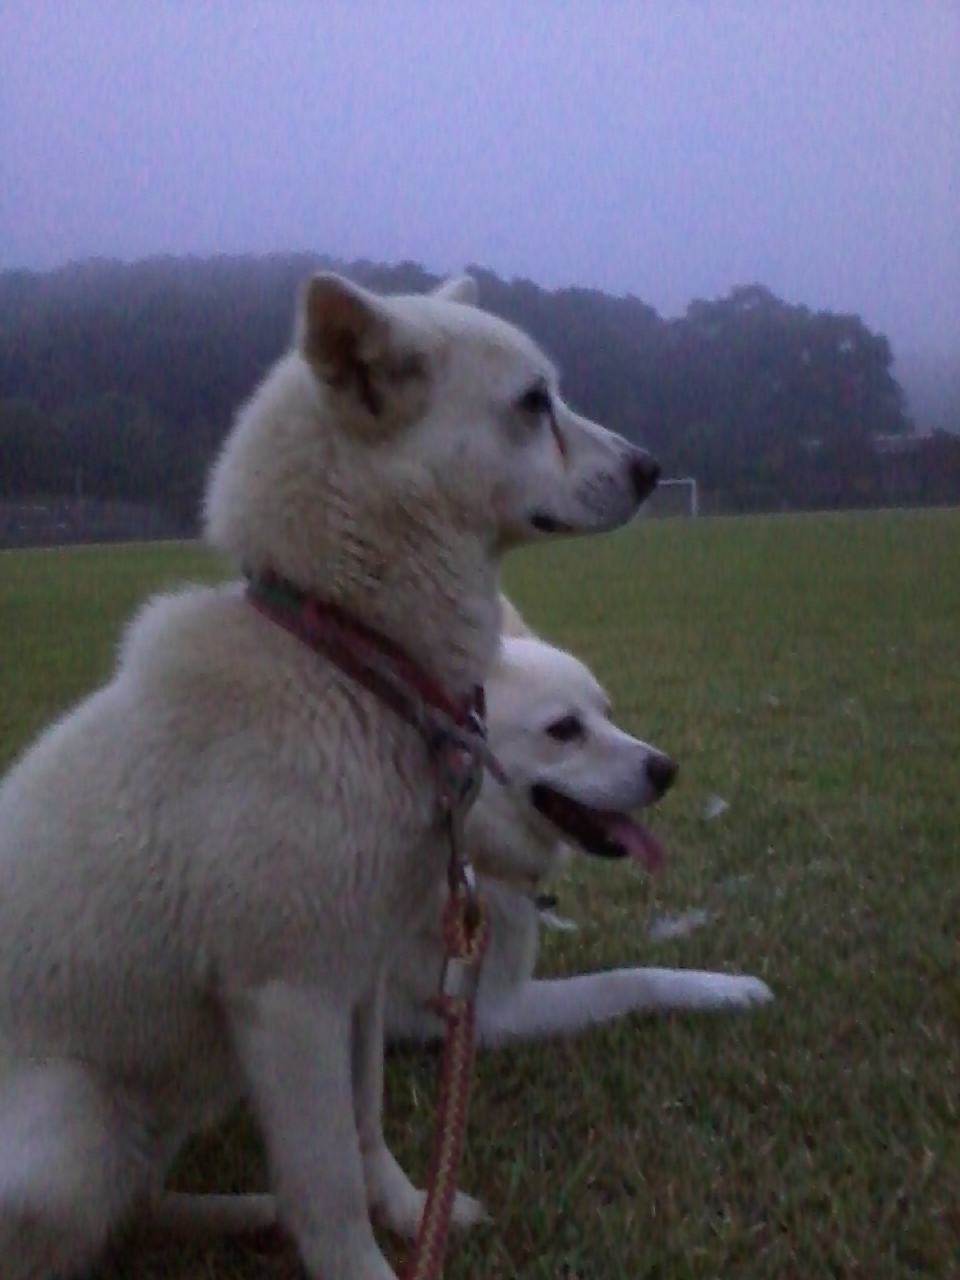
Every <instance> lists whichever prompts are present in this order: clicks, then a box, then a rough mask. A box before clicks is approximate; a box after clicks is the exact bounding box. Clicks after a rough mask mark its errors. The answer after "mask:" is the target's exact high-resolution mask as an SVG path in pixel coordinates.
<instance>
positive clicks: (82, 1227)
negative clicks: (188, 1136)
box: [0, 1062, 154, 1280]
mask: <svg viewBox="0 0 960 1280" xmlns="http://www.w3.org/2000/svg"><path fill="white" fill-rule="evenodd" d="M153 1175H154V1170H153V1166H152V1162H151V1155H150V1144H149V1141H148V1137H147V1133H146V1127H145V1126H144V1125H143V1124H142V1122H141V1120H140V1118H139V1117H138V1116H137V1115H136V1113H135V1111H134V1109H133V1108H132V1107H130V1106H128V1105H127V1104H126V1103H125V1101H124V1099H123V1098H122V1097H120V1096H115V1095H113V1094H112V1093H111V1092H110V1091H108V1090H107V1089H106V1088H105V1087H104V1086H103V1085H101V1083H100V1082H99V1081H98V1079H97V1078H96V1076H95V1075H94V1073H93V1072H92V1071H89V1070H87V1069H86V1068H84V1067H82V1066H79V1065H75V1064H72V1063H65V1062H63V1063H57V1062H54V1063H48V1064H43V1065H28V1066H17V1067H13V1068H12V1069H11V1070H10V1071H9V1072H7V1073H5V1074H4V1075H2V1076H0V1276H3V1280H54V1278H56V1280H61V1277H71V1276H75V1275H77V1274H79V1273H80V1272H81V1271H82V1270H83V1269H84V1268H86V1267H88V1266H89V1265H90V1264H91V1263H92V1262H93V1261H94V1259H95V1258H96V1257H97V1255H98V1254H99V1253H100V1251H101V1250H102V1248H103V1247H104V1245H105V1244H106V1241H107V1237H108V1236H109V1234H110V1232H111V1230H112V1229H113V1228H114V1227H115V1226H116V1225H117V1224H118V1223H119V1222H120V1220H121V1219H122V1218H123V1217H124V1216H125V1215H126V1214H127V1213H128V1211H129V1210H130V1209H131V1208H132V1206H133V1204H134V1202H135V1201H136V1199H137V1198H138V1197H139V1196H140V1195H142V1194H143V1193H145V1192H146V1191H147V1190H148V1189H149V1186H150V1182H151V1179H152V1177H153Z"/></svg>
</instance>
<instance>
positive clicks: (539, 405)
mask: <svg viewBox="0 0 960 1280" xmlns="http://www.w3.org/2000/svg"><path fill="white" fill-rule="evenodd" d="M517 408H518V409H519V410H520V412H521V413H529V414H532V415H535V416H536V417H540V416H541V415H543V414H546V413H550V412H551V411H552V409H553V401H552V400H551V399H550V392H549V391H548V390H547V388H546V387H545V386H544V385H543V383H542V382H537V383H535V384H534V385H533V386H532V387H528V388H527V390H526V391H524V393H523V395H522V396H520V397H519V399H518V400H517Z"/></svg>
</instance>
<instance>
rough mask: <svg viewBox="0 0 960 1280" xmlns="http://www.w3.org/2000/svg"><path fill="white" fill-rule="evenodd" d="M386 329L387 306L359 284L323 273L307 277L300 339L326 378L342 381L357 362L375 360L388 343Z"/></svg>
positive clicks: (301, 346) (387, 323)
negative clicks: (308, 278)
mask: <svg viewBox="0 0 960 1280" xmlns="http://www.w3.org/2000/svg"><path fill="white" fill-rule="evenodd" d="M389 329H390V317H389V315H388V313H387V308H386V307H385V306H384V304H383V302H382V301H381V300H380V299H379V298H378V297H377V296H376V295H375V294H372V293H369V292H368V291H367V290H366V289H362V288H361V287H360V285H357V284H353V283H352V281H350V280H345V279H344V278H343V277H342V276H338V275H334V274H332V273H327V272H324V273H322V274H320V275H315V276H313V277H312V278H311V279H310V280H309V281H308V282H307V286H306V288H305V289H304V291H303V298H302V301H301V307H300V326H299V334H298V341H299V346H300V350H301V351H302V352H303V354H304V356H305V357H306V358H307V360H308V361H309V362H310V364H311V365H313V367H314V369H315V370H316V371H317V373H318V374H319V375H320V376H321V377H322V378H323V379H324V380H325V381H327V382H331V383H333V384H334V385H335V386H337V385H341V384H342V383H344V382H346V381H348V380H349V379H350V377H351V375H352V374H353V372H354V370H355V368H356V366H357V365H358V364H361V365H369V364H371V363H373V362H374V361H375V360H376V359H377V358H378V356H380V355H382V354H383V352H384V351H385V350H386V348H387V345H388V335H389Z"/></svg>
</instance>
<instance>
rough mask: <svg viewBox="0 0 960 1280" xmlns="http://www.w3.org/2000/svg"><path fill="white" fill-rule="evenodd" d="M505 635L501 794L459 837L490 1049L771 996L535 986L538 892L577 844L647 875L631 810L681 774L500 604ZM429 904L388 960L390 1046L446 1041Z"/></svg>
mask: <svg viewBox="0 0 960 1280" xmlns="http://www.w3.org/2000/svg"><path fill="white" fill-rule="evenodd" d="M503 616H504V638H503V642H502V646H501V650H500V653H499V656H498V659H497V662H496V664H495V666H494V668H493V670H492V671H491V674H490V679H489V680H488V682H487V723H488V728H489V733H490V743H491V746H492V748H493V751H494V752H495V754H496V755H497V757H498V759H499V760H500V762H501V763H502V764H503V765H504V767H505V768H506V771H507V773H508V775H509V777H510V783H511V785H510V786H509V787H498V786H496V785H495V783H493V781H492V780H491V779H489V778H488V779H487V780H486V781H485V782H484V785H483V790H482V791H481V793H480V799H479V800H478V801H477V803H476V805H475V806H474V808H473V810H472V811H471V813H470V816H469V817H468V819H467V827H466V842H467V848H468V850H469V854H470V857H471V860H472V861H473V863H474V866H475V868H476V870H477V873H478V878H479V883H480V886H481V892H482V894H483V897H484V899H485V900H486V902H487V905H488V907H489V909H490V913H491V933H490V943H489V946H488V950H487V956H486V960H485V962H484V967H483V972H482V976H481V979H480V988H479V993H478V999H477V1038H478V1042H479V1043H481V1044H486V1045H494V1044H499V1043H502V1042H504V1041H508V1040H536V1039H542V1038H546V1037H547V1036H553V1035H571V1034H574V1033H576V1032H579V1031H582V1030H583V1029H584V1028H586V1027H589V1026H591V1025H594V1024H596V1023H598V1022H606V1021H609V1020H611V1019H613V1018H619V1017H623V1016H624V1015H625V1014H629V1013H637V1012H640V1011H643V1010H652V1009H655V1010H669V1009H717V1008H734V1007H736V1006H744V1005H751V1004H756V1003H763V1002H766V1001H768V1000H772V999H773V995H772V992H771V991H770V989H769V987H768V986H767V985H766V983H764V982H761V981H760V980H759V979H758V978H753V977H748V976H741V975H728V974H723V973H706V972H701V971H697V970H684V969H613V970H608V971H605V972H601V973H586V974H580V975H578V976H576V977H572V978H557V979H552V980H546V981H544V980H537V979H535V978H534V977H533V972H534V968H535V965H536V960H537V945H538V939H539V928H540V916H539V911H538V909H537V905H536V901H535V899H536V897H537V895H538V893H539V892H540V891H541V890H542V888H543V886H544V885H545V884H546V883H548V882H549V880H550V878H551V877H552V876H553V875H554V874H555V873H556V871H557V870H558V868H559V867H560V866H561V865H562V863H563V862H564V861H565V860H566V859H567V858H568V857H569V855H570V851H571V846H572V847H573V848H575V849H579V850H581V851H582V852H584V853H587V854H592V855H594V856H598V857H603V858H621V857H631V856H632V857H636V858H638V859H639V860H640V861H641V862H642V863H644V864H645V865H647V866H648V867H650V868H654V867H655V866H656V865H657V864H658V863H659V861H660V860H661V853H660V849H659V846H658V844H657V842H656V840H655V838H654V837H653V836H652V834H651V833H650V832H649V831H647V830H646V829H645V828H644V827H642V826H640V824H638V823H637V822H635V821H634V820H633V819H632V818H630V817H629V813H630V811H632V810H637V809H643V808H646V807H647V806H648V805H651V804H653V803H655V802H656V801H657V800H659V799H660V798H661V796H663V794H664V793H665V792H666V791H667V789H668V788H669V787H670V786H671V785H672V783H673V780H674V777H675V774H676V766H675V765H674V763H673V762H672V761H671V760H670V759H669V757H667V756H665V755H663V753H662V752H659V751H657V750H655V749H654V748H653V747H650V746H648V745H647V744H646V743H644V742H641V741H639V740H638V739H637V738H633V737H631V736H630V735H629V734H627V733H624V732H623V730H621V729H618V728H617V726H616V725H615V724H613V723H612V721H611V720H610V704H609V700H608V699H607V696H606V694H605V693H604V691H603V689H602V688H601V687H600V685H599V684H598V683H597V681H596V679H595V678H594V676H593V675H592V674H591V672H590V671H588V670H587V668H586V667H585V666H584V665H583V663H581V662H578V661H577V659H576V658H574V657H573V656H572V655H571V654H569V653H564V652H562V651H561V650H559V649H555V648H553V647H552V646H551V645H549V644H547V643H545V642H544V641H543V640H541V639H539V638H538V637H536V636H535V635H534V634H533V633H532V632H531V631H530V630H529V628H527V626H526V625H525V623H524V622H523V620H522V618H521V617H520V615H519V613H517V611H516V610H515V609H514V608H513V606H512V605H510V603H509V602H508V601H506V600H504V602H503ZM444 892H445V891H443V890H441V891H439V892H438V898H437V907H436V910H435V912H434V913H433V915H432V916H431V917H430V918H429V919H428V920H426V921H425V922H424V924H423V926H422V927H421V928H420V929H419V930H418V931H417V932H416V933H414V934H411V935H410V937H409V938H408V939H407V940H406V941H405V943H404V945H403V947H402V948H400V950H399V952H398V954H397V955H396V956H395V957H394V961H393V965H392V967H391V971H390V981H389V986H388V1000H387V1015H386V1027H387V1036H388V1039H391V1040H406V1039H413V1040H431V1039H435V1038H438V1037H440V1036H442V1034H443V1027H442V1023H441V1022H440V1020H439V1019H438V1018H437V1017H436V1016H435V1015H434V1014H432V1013H431V1012H430V1011H429V1010H428V1009H427V1008H426V1004H427V1001H428V1000H429V999H430V997H431V996H433V995H434V994H435V992H436V989H437V979H438V974H439V973H440V969H441V965H442V959H443V943H442V937H441V929H440V924H441V915H442V905H443V901H444Z"/></svg>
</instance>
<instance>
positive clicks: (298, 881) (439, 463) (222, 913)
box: [0, 276, 656, 1280]
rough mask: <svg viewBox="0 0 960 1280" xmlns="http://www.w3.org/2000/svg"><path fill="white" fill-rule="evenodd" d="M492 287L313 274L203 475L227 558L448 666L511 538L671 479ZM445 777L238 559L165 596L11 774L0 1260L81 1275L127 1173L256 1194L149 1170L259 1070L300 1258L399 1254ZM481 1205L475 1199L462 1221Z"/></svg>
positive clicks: (368, 1262) (469, 633)
mask: <svg viewBox="0 0 960 1280" xmlns="http://www.w3.org/2000/svg"><path fill="white" fill-rule="evenodd" d="M474 290H475V286H474V285H473V282H472V281H471V280H469V278H467V277H464V278H462V279H459V280H455V281H452V282H450V283H449V284H448V285H446V286H444V287H442V288H441V290H440V291H438V293H436V294H434V295H430V296H418V297H402V298H381V297H379V296H376V295H373V294H371V293H369V292H368V291H365V290H363V289H360V288H358V287H356V286H354V285H351V284H349V283H348V282H346V281H344V280H342V279H340V278H338V277H335V276H318V277H316V278H314V279H313V280H312V281H310V282H309V284H308V285H307V286H306V288H305V289H304V292H303V296H302V301H301V306H300V311H299V319H298V330H297V337H296V342H295V344H294V346H293V348H292V350H291V351H290V353H289V354H288V355H287V356H285V357H284V358H283V359H282V360H281V361H280V362H279V363H278V364H277V365H276V366H275V368H274V369H273V370H272V371H271V372H270V373H269V374H268V376H267V377H266V379H265V381H264V382H263V384H262V385H261V386H260V387H259V389H258V390H257V391H256V393H255V394H254V396H253V397H252V399H251V400H250V402H249V403H248V404H247V405H246V407H245V408H244V409H243V410H242V411H241V412H240V414H239V416H238V420H237V422H236V423H235V425H234V427H233V430H232V431H231V433H230V435H229V437H228V439H227V442H226V444H225V446H224V449H223V451H222V453H221V455H220V457H219V459H218V462H217V464H216V466H215V468H214V471H213V474H212V478H211V482H210V486H209V489H208V494H207V502H206V522H207V535H208V537H209V539H210V540H211V541H212V543H213V544H214V545H216V546H218V547H220V548H221V549H223V550H225V551H226V552H227V553H228V554H229V555H230V556H231V557H232V558H233V559H234V561H235V562H236V563H237V564H238V565H240V566H242V567H243V568H244V569H245V570H246V571H249V572H252V573H254V574H258V573H263V572H267V571H270V572H273V573H275V574H279V575H282V576H283V577H284V578H285V579H288V580H289V581H290V582H292V583H293V584H295V585H296V587H298V588H299V589H300V590H301V591H304V592H309V593H313V594H314V595H316V596H319V597H322V598H323V599H325V600H327V601H330V602H332V603H333V604H335V605H338V606H340V607H341V608H342V609H344V610H345V611H347V612H348V613H349V614H350V615H352V616H353V617H354V618H356V619H358V620H359V621H361V622H363V623H365V624H366V625H367V626H369V627H373V628H376V629H377V630H378V631H380V632H382V633H383V634H384V635H385V636H387V637H389V638H390V639H391V640H393V641H394V642H395V643H398V644H399V645H401V646H402V647H404V648H405V649H406V650H407V652H408V653H409V655H410V656H411V657H412V659H413V660H414V661H416V662H417V663H418V664H419V665H420V666H421V667H422V668H423V670H424V671H426V672H427V673H429V675H430V676H431V677H432V678H433V679H434V680H435V681H437V682H438V683H439V684H440V685H441V686H442V687H443V688H444V689H445V690H447V692H448V693H449V694H450V696H453V697H461V696H464V695H466V694H467V693H468V692H469V691H470V690H471V689H472V688H473V687H474V686H475V685H476V684H477V683H480V682H482V681H484V679H485V678H486V675H487V670H488V668H489V666H490V663H491V661H492V659H493V656H494V653H495V649H496V646H497V643H498V636H499V630H500V604H499V596H498V586H497V582H498V576H497V575H498V561H499V559H500V557H501V556H502V554H503V553H504V551H506V550H507V549H508V548H509V547H511V546H514V545H517V544H519V543H523V542H526V541H530V540H532V539H535V538H538V537H542V536H546V535H549V534H551V533H555V532H561V533H563V532H566V533H586V532H592V531H600V530H603V529H608V528H612V527H614V526H616V525H619V524H621V523H623V522H624V521H625V520H627V519H629V518H630V517H631V516H632V515H633V513H634V511H635V510H636V508H637V506H638V505H639V503H640V501H642V499H643V497H645V496H646V494H647V493H648V492H649V491H650V489H651V488H652V487H653V485H654V483H655V481H656V465H655V463H653V461H652V459H650V458H649V456H648V455H646V454H644V453H643V452H642V451H640V450H638V449H636V448H634V447H633V446H631V445H629V444H627V443H626V442H625V441H624V440H622V439H621V438H620V437H618V436H616V435H613V434H611V433H610V432H607V431H604V430H603V429H602V428H600V427H598V426H596V425H594V424H593V423H590V422H588V421H587V420H585V419H583V418H580V417H578V416H577V415H575V414H574V413H573V412H572V411H571V410H570V409H569V408H568V407H567V406H566V405H565V404H564V403H563V401H562V400H561V398H560V396H559V394H558V392H557V387H556V375H555V372H554V370H553V368H552V366H551V365H550V363H549V362H548V360H547V359H546V357H545V356H544V355H543V354H542V352H541V351H540V350H539V349H538V348H537V347H536V346H535V345H534V343H533V342H532V341H530V340H529V339H528V338H527V337H526V336H525V335H524V334H522V333H520V332H518V331H517V330H516V329H514V328H512V327H511V326H509V325H507V324H505V323H504V322H502V321H500V320H498V319H496V318H494V317H492V316H490V315H487V314H485V313H484V312H482V311H481V310H479V309H478V308H477V307H476V306H475V305H473V303H474V297H473V295H474ZM437 800H438V798H437V793H436V783H435V776H434V773H433V772H432V767H431V764H430V761H429V758H428V755H427V751H426V748H425V747H424V745H423V743H422V741H421V739H420V737H419V736H418V734H417V733H416V731H415V730H414V729H412V728H410V727H409V726H408V725H407V724H406V723H405V722H403V721H401V720H400V719H399V718H397V717H396V716H395V715H394V714H393V713H392V712H391V711H389V710H388V709H387V708H386V707H385V706H384V705H383V704H382V703H380V702H379V701H377V700H376V699H375V698H374V697H373V696H372V695H370V694H368V693H367V692H366V691H365V690H364V689H362V688H360V687H359V686H357V685H356V684H354V683H351V681H350V680H349V679H347V678H346V677H345V676H344V675H343V674H342V673H341V672H340V671H339V670H338V669H336V668H335V667H333V666H332V665H331V664H330V663H329V662H327V661H325V660H324V659H322V658H320V657H318V656H317V655H315V654H314V653H313V652H311V651H310V650H308V649H307V648H306V647H305V646H304V645H303V644H301V643H300V641H299V640H297V639H296V638H294V637H293V636H291V635H290V634H288V633H287V632H286V631H284V630H283V629H281V628H279V627H277V626H276V625H275V624H273V623H272V622H271V621H269V620H267V619H266V618H264V617H263V616H262V615H261V614H259V613H257V612H256V611H255V610H254V609H253V608H252V607H251V606H250V604H249V603H248V602H247V601H246V600H245V598H244V595H243V591H242V587H241V585H240V584H239V583H236V584H233V585H228V586H225V587H218V588H210V589H201V588H197V589H190V590H185V591H183V592H181V593H180V594H176V595H168V596H164V597H160V598H158V599H156V600H154V601H153V602H152V603H150V604H148V605H147V607H146V608H145V609H144V610H143V612H142V613H141V614H140V616H139V617H138V618H137V620H136V621H135V622H134V623H133V625H132V626H131V628H130V630H129V632H128V634H127V636H126V640H125V643H124V645H123V647H122V651H121V653H120V656H119V660H118V664H117V668H116V672H115V674H114V676H113V678H112V679H111V680H110V682H109V683H108V684H107V685H106V686H105V687H103V688H102V689H100V690H99V691H98V692H96V693H94V694H93V695H92V696H91V697H90V698H89V699H88V700H87V701H86V702H84V703H83V704H82V705H81V706H80V707H79V708H77V709H76V710H75V711H74V712H73V713H72V714H70V715H68V716H67V717H66V718H65V719H63V720H62V721H60V722H59V723H58V724H56V725H54V726H53V727H52V728H50V729H49V730H48V731H47V732H46V733H44V734H43V735H42V736H41V737H40V739H39V740H38V741H37V742H36V743H35V744H34V745H33V747H32V748H31V749H29V750H28V751H27V753H26V754H25V755H24V756H23V758H22V759H21V760H20V761H19V763H18V764H17V765H16V766H15V767H14V768H13V769H12V771H11V772H10V773H9V775H8V776H7V777H6V779H5V781H4V782H3V784H2V787H0V1275H2V1277H3V1280H41V1278H43V1280H49V1278H50V1277H53V1276H58V1277H59V1276H68V1275H73V1274H74V1273H76V1272H78V1271H80V1270H82V1269H83V1268H84V1267H85V1266H86V1265H87V1264H89V1263H90V1261H91V1260H92V1259H95V1257H96V1256H97V1254H98V1252H99V1251H100V1249H101V1248H102V1246H103V1244H104V1241H105V1239H106V1237H107V1235H108V1233H109V1232H110V1231H111V1229H112V1228H113V1227H114V1225H115V1224H117V1223H119V1222H120V1221H121V1220H122V1219H123V1218H124V1217H125V1216H127V1215H128V1214H130V1213H131V1212H133V1211H134V1210H136V1209H138V1208H141V1207H147V1208H151V1209H152V1210H153V1211H154V1212H155V1213H157V1214H158V1216H160V1217H161V1218H164V1217H166V1218H169V1219H170V1220H171V1221H177V1222H180V1223H183V1224H188V1225H189V1224H191V1223H196V1224H198V1225H202V1224H203V1223H205V1222H210V1223H221V1224H223V1225H227V1226H230V1225H235V1226H253V1225H257V1224H258V1223H259V1222H265V1221H269V1220H270V1219H271V1217H272V1214H273V1202H272V1200H271V1199H270V1198H269V1197H263V1198H261V1199H256V1198H252V1199H250V1200H248V1201H244V1202H233V1201H231V1200H230V1199H229V1198H220V1197H218V1198H213V1199H211V1200H209V1201H207V1202H204V1201H203V1200H202V1198H196V1199H192V1198H189V1197H188V1198H182V1197H177V1198H171V1199H168V1198H165V1197H164V1195H163V1194H162V1188H163V1182H164V1177H165V1175H166V1173H167V1170H168V1168H169V1166H170V1163H171V1161H172V1160H173V1158H174V1157H175V1155H176V1153H177V1151H178V1149H179V1148H180V1146H181V1144H182V1143H183V1141H184V1139H185V1138H186V1137H187V1136H188V1135H189V1134H190V1133H192V1132H193V1131H195V1130H197V1129H198V1128H200V1127H201V1126H205V1125H207V1124H209V1123H211V1122H213V1121H215V1120H216V1119H217V1118H218V1117H219V1116H221V1115H222V1114H223V1112H224V1109H225V1108H226V1107H228V1106H229V1105H230V1104H231V1103H232V1102H233V1101H234V1100H235V1099H237V1098H238V1097H239V1096H241V1095H243V1094H246V1095H247V1096H248V1097H249V1098H250V1100H251V1101H252V1103H253V1105H254V1107H255V1109H256V1111H257V1114H258V1116H259V1119H260V1121H261V1123H262V1125H263V1129H264V1132H265V1136H266V1141H267V1147H268V1152H269V1157H270V1167H271V1178H272V1182H273V1187H274V1190H275V1192H276V1204H277V1206H278V1213H279V1216H280V1218H281V1220H282V1222H283V1223H284V1224H285V1226H286V1227H287V1229H288V1230H289V1231H290V1232H291V1233H292V1235H293V1236H294V1238H295V1239H296V1242H297V1245H298V1248H299V1251H300V1255H301V1257H302V1260H303V1263H304V1265H305V1267H306V1270H307V1272H308V1273H309V1274H310V1275H311V1276H316V1277H319V1276H323V1277H325V1278H326V1280H347V1278H349V1280H385V1278H386V1277H390V1276H392V1275H393V1272H392V1270H391V1268H390V1267H389V1265H388V1263H387V1262H386V1260H385V1258H384V1257H383V1255H382V1253H381V1252H380V1250H379V1248H378V1246H377V1244H376V1242H375V1239H374V1236H373V1232H372V1228H371V1222H370V1211H371V1209H372V1210H375V1211H376V1212H377V1213H379V1214H380V1215H382V1218H383V1220H384V1221H385V1223H386V1224H387V1225H389V1226H390V1227H392V1228H393V1229H395V1230H397V1231H399V1232H402V1233H405V1234H408V1235H410V1234H413V1233H414V1232H415V1230H416V1227H417V1224H418V1220H419V1216H420V1213H421V1209H422V1204H423V1196H422V1193H421V1192H419V1191H417V1190H416V1189H415V1188H414V1187H413V1186H412V1185H411V1184H410V1182H409V1181H408V1179H407V1177H406V1175H405V1174H404V1173H403V1171H402V1170H401V1169H400V1167H399V1166H398V1165H397V1163H396V1161H395V1160H394V1159H393V1157H392V1156H391V1154H390V1152H389V1151H388V1149H387V1147H386V1145H385V1143H384V1139H383V1135H382V1131H381V1120H380V1108H381V1089H382V1045H383V1029H382V1020H383V999H384V987H385V982H384V976H385V972H386V965H387V963H388V959H389V955H390V949H391V945H392V944H393V943H394V941H395V940H396V939H398V938H404V937H407V936H409V935H410V934H411V933H412V932H413V931H414V930H415V928H416V925H417V920H418V917H419V914H420V913H421V912H422V910H423V904H424V903H425V902H427V901H429V900H430V899H431V897H432V895H433V893H434V891H435V886H436V884H437V883H438V881H440V880H441V879H442V877H443V874H444V870H445V862H446V857H447V850H446V848H445V844H444V840H443V838H442V833H443V826H442V821H441V819H440V816H439V813H438V803H437ZM481 1213H482V1211H481V1209H480V1207H479V1206H478V1205H477V1204H476V1202H474V1201H471V1200H469V1199H468V1198H466V1197H460V1198H459V1199H458V1201H457V1203H456V1207H455V1220H456V1221H457V1222H458V1223H460V1224H466V1223H469V1222H472V1221H476V1220H477V1219H478V1218H479V1217H480V1216H481Z"/></svg>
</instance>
